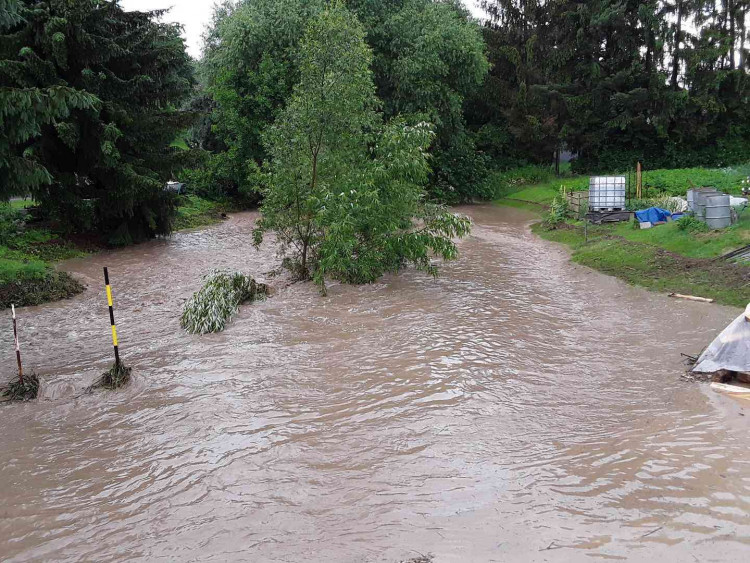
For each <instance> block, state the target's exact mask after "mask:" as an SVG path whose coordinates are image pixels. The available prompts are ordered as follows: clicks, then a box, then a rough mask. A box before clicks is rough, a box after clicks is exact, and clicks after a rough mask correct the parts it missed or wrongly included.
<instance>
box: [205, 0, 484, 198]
mask: <svg viewBox="0 0 750 563" xmlns="http://www.w3.org/2000/svg"><path fill="white" fill-rule="evenodd" d="M326 4H327V2H325V0H252V1H240V2H231V1H230V2H226V3H225V4H223V5H221V6H220V7H218V8H217V11H216V14H215V17H214V21H213V23H212V26H211V28H210V30H209V32H208V34H207V37H206V48H205V60H204V63H203V64H204V66H205V71H206V74H205V76H206V87H207V91H208V92H209V93H210V94H211V96H212V99H213V102H214V105H213V109H212V113H213V115H212V119H213V122H214V127H213V131H212V133H213V134H214V135H216V137H217V140H218V141H219V143H218V144H219V145H220V149H219V150H214V151H212V152H213V156H211V157H210V158H209V162H210V164H209V165H208V167H207V168H209V169H210V170H211V171H212V174H211V175H210V176H208V175H204V176H202V177H201V178H199V180H200V181H201V183H204V184H205V183H214V184H215V183H216V182H217V180H218V181H219V182H225V183H226V184H227V185H230V186H233V187H230V188H228V189H227V190H226V191H227V192H232V191H234V192H239V193H240V194H245V195H247V194H248V192H250V191H251V190H252V189H253V187H254V186H255V185H256V184H257V181H258V178H257V168H258V166H259V165H260V164H261V163H262V162H263V160H264V159H265V158H266V157H267V153H266V152H265V148H264V146H263V143H262V142H261V139H262V135H263V132H264V131H265V130H266V129H267V127H268V126H269V125H270V124H272V123H273V122H274V120H275V117H276V115H277V114H278V112H279V110H280V109H281V108H283V107H284V105H285V103H286V101H287V100H288V99H289V97H290V95H291V92H292V87H293V85H294V84H296V82H297V79H298V77H299V42H300V39H301V37H302V33H303V30H304V29H305V27H306V24H307V22H308V21H309V20H310V18H311V17H313V16H315V15H316V14H318V13H320V12H321V11H322V10H323V9H324V7H325V6H326ZM347 5H348V7H349V9H350V10H351V11H352V12H353V13H354V14H355V15H356V16H357V17H358V19H359V20H360V21H361V22H362V24H363V26H364V28H365V34H366V41H367V43H368V44H369V46H370V47H371V49H372V50H373V52H374V54H373V57H374V59H373V64H372V69H373V71H374V77H375V84H376V88H377V95H378V97H379V99H380V100H381V101H382V103H383V111H384V113H385V115H386V116H387V117H392V116H395V115H415V114H418V115H420V116H421V117H423V118H425V119H428V120H430V121H431V122H432V123H434V124H435V126H436V132H437V138H436V142H435V143H434V144H433V149H432V150H433V152H434V154H435V159H434V160H433V169H434V172H435V174H434V176H433V182H432V183H433V186H434V187H435V189H436V191H439V193H440V194H441V195H443V196H448V197H449V199H451V200H454V201H457V200H461V199H468V198H470V197H471V196H472V195H473V191H472V190H474V189H476V187H477V185H478V183H479V178H478V177H476V174H475V171H476V170H477V162H476V154H475V150H474V146H473V143H472V140H471V138H470V137H469V136H468V135H467V134H466V131H465V127H464V119H463V102H464V99H465V98H466V97H467V96H468V95H470V94H471V93H473V92H475V91H476V90H477V88H478V87H479V86H480V85H481V83H482V82H483V80H484V78H485V75H486V73H487V68H488V63H487V60H486V57H485V55H484V44H483V41H482V37H481V32H480V28H479V26H478V24H477V23H476V22H473V21H471V19H470V18H469V16H468V14H467V12H466V11H465V10H464V9H463V8H462V7H461V4H460V2H458V1H456V2H453V1H450V2H448V1H446V2H433V1H432V0H350V1H349V2H347ZM480 164H481V163H480ZM230 195H233V194H231V193H230Z"/></svg>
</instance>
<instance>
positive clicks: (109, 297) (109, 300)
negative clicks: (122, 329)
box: [104, 267, 120, 366]
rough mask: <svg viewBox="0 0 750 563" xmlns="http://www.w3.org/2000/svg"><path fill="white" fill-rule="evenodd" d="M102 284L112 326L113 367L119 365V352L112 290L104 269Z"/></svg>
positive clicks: (107, 273) (107, 272)
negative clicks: (104, 286)
mask: <svg viewBox="0 0 750 563" xmlns="http://www.w3.org/2000/svg"><path fill="white" fill-rule="evenodd" d="M104 283H105V284H106V285H107V304H108V305H109V323H110V324H111V325H112V345H113V346H114V347H115V365H116V366H119V365H120V350H119V348H118V347H117V327H116V326H115V312H114V309H113V308H112V288H111V287H110V285H109V271H107V268H106V267H105V268H104Z"/></svg>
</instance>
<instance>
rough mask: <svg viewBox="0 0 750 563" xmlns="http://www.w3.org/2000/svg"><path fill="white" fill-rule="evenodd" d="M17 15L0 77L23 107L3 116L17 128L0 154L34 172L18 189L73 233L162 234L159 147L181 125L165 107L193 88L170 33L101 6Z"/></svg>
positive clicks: (30, 4)
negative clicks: (23, 188)
mask: <svg viewBox="0 0 750 563" xmlns="http://www.w3.org/2000/svg"><path fill="white" fill-rule="evenodd" d="M19 7H20V10H19V12H18V13H19V15H20V16H21V18H22V19H20V20H18V19H17V21H16V23H15V24H14V27H12V28H10V29H8V30H7V31H6V32H5V33H4V35H2V37H0V81H2V82H1V84H2V86H3V87H4V90H3V94H2V95H3V96H15V97H16V98H17V99H18V97H19V96H21V97H25V99H26V100H28V101H26V102H24V104H22V105H16V106H15V107H14V108H13V109H11V110H10V115H11V122H12V121H13V120H15V122H16V123H18V124H19V125H20V126H19V128H18V130H17V132H16V133H13V132H12V130H11V134H12V135H13V137H12V138H11V139H10V143H9V147H8V148H5V147H2V146H1V145H0V148H2V150H3V152H2V153H0V154H2V155H3V156H5V154H9V157H5V158H7V160H8V161H9V162H11V166H15V167H16V168H17V167H18V166H26V167H27V169H28V170H31V171H32V172H31V173H30V174H31V177H27V179H26V180H23V181H22V182H23V183H24V184H25V185H27V186H28V187H29V188H30V189H31V191H32V194H33V196H34V197H35V198H36V199H37V200H38V201H39V202H40V203H41V204H42V207H43V208H44V209H45V210H46V211H47V212H48V213H49V214H50V215H51V216H52V217H53V218H55V219H57V220H58V221H60V222H61V223H62V224H63V225H66V226H68V227H69V228H71V229H79V230H96V231H99V232H101V233H103V234H104V235H105V236H106V237H107V238H108V240H109V241H110V242H112V243H118V244H123V243H129V242H132V241H134V240H141V239H144V238H148V237H150V236H153V235H155V234H163V233H167V232H169V230H170V224H171V223H170V221H171V217H172V214H173V209H174V200H173V197H172V196H170V194H167V193H165V192H164V190H163V185H164V181H165V180H167V179H169V177H170V175H171V173H172V171H173V170H174V169H176V167H177V166H178V163H177V161H176V154H175V151H174V150H172V149H170V147H169V145H170V143H171V142H172V140H173V139H174V138H175V136H176V135H177V132H178V131H180V130H181V129H183V128H184V127H185V126H186V125H187V123H188V121H189V120H190V119H191V117H190V116H188V115H184V114H181V113H180V112H178V111H176V110H175V107H176V105H177V104H179V103H180V102H181V101H182V100H183V99H184V98H185V97H186V95H187V94H188V93H189V92H190V90H191V83H192V69H191V66H190V60H189V57H188V56H187V54H186V52H185V46H184V43H183V40H182V39H181V37H180V28H179V26H176V25H173V24H165V23H161V22H160V21H159V18H160V16H161V15H162V14H163V12H125V11H124V10H123V9H122V8H121V7H120V6H119V4H118V2H116V1H108V0H34V1H31V0H28V1H24V2H22V3H21V4H20V5H19ZM97 100H98V102H97ZM2 107H3V108H4V109H5V108H6V107H7V106H6V104H3V106H2ZM5 111H6V112H8V110H7V109H5ZM35 114H36V116H35ZM39 115H41V116H42V119H40V117H39ZM4 131H5V128H4ZM6 151H8V152H7V153H6ZM19 159H21V160H19ZM20 187H21V186H16V187H15V188H14V189H16V190H18V189H19V188H20Z"/></svg>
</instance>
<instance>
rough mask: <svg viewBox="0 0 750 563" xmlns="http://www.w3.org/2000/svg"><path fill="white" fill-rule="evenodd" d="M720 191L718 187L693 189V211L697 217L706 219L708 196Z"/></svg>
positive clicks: (702, 219)
mask: <svg viewBox="0 0 750 563" xmlns="http://www.w3.org/2000/svg"><path fill="white" fill-rule="evenodd" d="M718 193H719V192H718V191H717V190H716V188H698V189H697V190H694V191H693V213H694V214H695V218H696V219H699V220H701V221H705V220H706V198H708V197H709V196H712V195H717V194H718Z"/></svg>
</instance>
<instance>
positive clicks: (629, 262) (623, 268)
mask: <svg viewBox="0 0 750 563" xmlns="http://www.w3.org/2000/svg"><path fill="white" fill-rule="evenodd" d="M725 174H726V172H725V171H724V170H722V171H721V176H720V178H722V179H724V175H725ZM704 183H707V182H704ZM715 183H717V184H718V183H719V182H715ZM586 184H587V178H564V179H558V180H547V181H544V182H540V183H537V184H534V185H526V186H518V187H517V188H516V189H515V190H513V191H511V192H509V193H507V194H506V195H505V197H503V198H500V199H498V200H497V201H496V203H497V204H499V205H508V206H512V207H523V208H526V209H529V210H532V211H535V212H537V213H538V214H539V215H540V217H541V215H542V214H543V213H544V212H545V210H546V207H547V206H548V205H549V204H550V203H551V202H552V199H553V198H554V197H555V195H556V194H557V193H558V191H559V189H560V186H561V185H564V186H565V187H566V188H568V189H570V188H571V187H574V188H575V189H579V186H580V187H584V186H586ZM686 189H687V187H686ZM532 230H533V231H534V232H535V233H536V234H538V235H539V236H541V237H542V238H545V239H547V240H552V241H555V242H559V243H563V244H566V245H567V246H569V247H570V248H571V250H572V257H571V259H572V260H573V261H574V262H576V263H578V264H583V265H586V266H589V267H591V268H594V269H596V270H599V271H601V272H604V273H606V274H610V275H613V276H616V277H618V278H620V279H623V280H625V281H627V282H628V283H631V284H634V285H640V286H643V287H646V288H648V289H651V290H653V291H659V292H666V293H671V292H675V293H683V294H689V295H697V296H701V297H709V298H713V299H715V300H716V302H718V303H723V304H726V305H734V306H737V307H744V306H745V305H747V303H748V302H750V266H749V265H744V264H732V263H727V262H724V261H714V260H713V259H714V258H716V257H718V256H721V255H722V254H725V253H727V252H730V251H732V250H735V249H737V248H740V247H742V246H745V245H747V244H750V211H746V212H745V213H744V214H743V215H742V216H741V218H740V221H739V222H738V223H737V224H736V225H733V226H732V227H730V228H728V229H722V230H720V231H710V232H697V233H695V232H690V231H687V230H680V229H679V228H678V223H677V222H674V223H668V224H666V225H659V226H656V227H653V228H651V229H644V230H641V229H637V228H634V225H633V223H615V224H608V225H601V226H596V225H590V226H589V240H588V242H586V241H585V238H584V228H583V223H582V222H580V221H573V220H570V221H568V222H567V223H564V224H563V225H561V226H560V228H557V229H553V230H546V229H545V228H544V227H543V226H542V225H541V223H539V224H536V225H534V227H533V229H532Z"/></svg>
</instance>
